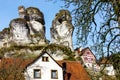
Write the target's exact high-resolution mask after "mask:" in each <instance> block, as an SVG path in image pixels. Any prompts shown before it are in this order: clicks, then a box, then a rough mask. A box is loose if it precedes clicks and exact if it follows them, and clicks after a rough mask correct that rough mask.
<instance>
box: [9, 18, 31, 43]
mask: <svg viewBox="0 0 120 80" xmlns="http://www.w3.org/2000/svg"><path fill="white" fill-rule="evenodd" d="M29 31H30V30H29V26H28V25H27V21H26V20H25V19H22V18H17V19H14V20H12V21H11V22H10V34H11V40H12V41H14V42H16V43H24V44H25V43H30V38H29V34H30V33H29Z"/></svg>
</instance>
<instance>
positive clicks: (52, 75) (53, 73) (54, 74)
mask: <svg viewBox="0 0 120 80" xmlns="http://www.w3.org/2000/svg"><path fill="white" fill-rule="evenodd" d="M51 78H52V79H57V78H58V71H57V70H51Z"/></svg>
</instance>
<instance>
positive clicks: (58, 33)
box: [50, 10, 74, 50]
mask: <svg viewBox="0 0 120 80" xmlns="http://www.w3.org/2000/svg"><path fill="white" fill-rule="evenodd" d="M71 21H72V17H71V15H70V12H69V11H68V10H60V11H59V13H57V14H56V16H55V18H54V20H53V22H52V27H51V29H50V31H51V43H55V44H60V45H64V46H68V47H69V48H71V50H73V45H72V35H73V30H74V27H73V25H72V22H71Z"/></svg>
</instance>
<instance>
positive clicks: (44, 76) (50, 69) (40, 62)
mask: <svg viewBox="0 0 120 80" xmlns="http://www.w3.org/2000/svg"><path fill="white" fill-rule="evenodd" d="M24 75H25V80H63V71H62V67H61V66H60V65H59V64H58V63H57V62H56V61H55V60H54V59H53V58H52V57H51V56H50V55H49V54H48V53H46V52H44V53H41V55H40V56H39V57H38V58H36V59H35V60H34V61H33V62H32V63H30V64H28V66H27V67H26V70H25V72H24Z"/></svg>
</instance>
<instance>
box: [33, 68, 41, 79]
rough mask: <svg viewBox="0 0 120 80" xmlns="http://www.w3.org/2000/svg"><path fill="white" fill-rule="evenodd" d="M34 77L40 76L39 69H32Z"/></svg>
mask: <svg viewBox="0 0 120 80" xmlns="http://www.w3.org/2000/svg"><path fill="white" fill-rule="evenodd" d="M34 78H41V70H40V69H34Z"/></svg>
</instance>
